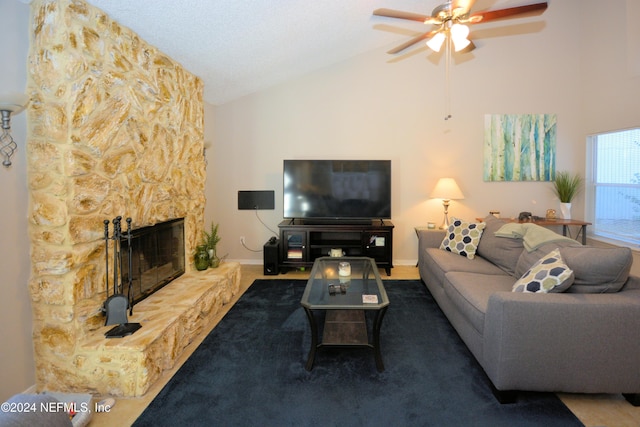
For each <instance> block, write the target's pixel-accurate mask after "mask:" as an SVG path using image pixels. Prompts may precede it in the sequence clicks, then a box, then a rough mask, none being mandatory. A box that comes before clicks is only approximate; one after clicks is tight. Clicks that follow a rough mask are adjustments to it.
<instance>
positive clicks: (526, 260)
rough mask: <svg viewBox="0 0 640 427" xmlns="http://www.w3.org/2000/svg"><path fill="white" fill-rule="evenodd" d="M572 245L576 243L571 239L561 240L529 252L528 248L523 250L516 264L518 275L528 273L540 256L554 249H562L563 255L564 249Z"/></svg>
mask: <svg viewBox="0 0 640 427" xmlns="http://www.w3.org/2000/svg"><path fill="white" fill-rule="evenodd" d="M570 246H574V244H573V243H571V242H569V241H560V242H552V243H546V244H544V245H542V246H540V247H539V248H538V249H536V250H534V251H531V252H528V251H526V250H524V251H522V253H521V254H520V257H519V258H518V263H517V264H516V277H522V276H523V275H524V273H526V272H527V271H528V270H529V269H530V268H531V267H532V266H533V264H535V263H536V262H538V260H540V258H542V257H543V256H545V255H546V254H548V253H549V252H551V251H552V250H554V249H560V255H562V249H563V248H565V247H570ZM579 247H581V248H582V247H584V246H582V245H580V246H579ZM565 262H566V260H565ZM569 267H571V266H569Z"/></svg>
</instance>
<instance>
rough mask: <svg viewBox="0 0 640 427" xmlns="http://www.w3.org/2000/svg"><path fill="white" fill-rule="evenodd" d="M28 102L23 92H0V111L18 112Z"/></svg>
mask: <svg viewBox="0 0 640 427" xmlns="http://www.w3.org/2000/svg"><path fill="white" fill-rule="evenodd" d="M27 104H29V97H28V96H27V95H25V94H24V93H7V94H0V111H11V112H12V113H13V114H18V113H20V112H21V111H22V110H24V109H25V108H26V106H27Z"/></svg>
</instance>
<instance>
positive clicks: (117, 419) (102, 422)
mask: <svg viewBox="0 0 640 427" xmlns="http://www.w3.org/2000/svg"><path fill="white" fill-rule="evenodd" d="M380 274H381V276H382V278H383V279H393V280H409V279H418V278H419V274H418V269H417V268H416V267H413V266H396V267H395V268H393V270H392V275H391V277H387V275H386V274H385V273H384V271H381V272H380ZM308 276H309V270H307V271H305V272H300V271H290V272H288V273H287V274H286V275H281V276H280V277H286V278H292V279H293V278H295V279H307V278H308ZM277 277H278V276H263V274H262V266H261V265H243V266H242V281H241V285H240V293H239V295H237V296H236V298H235V300H234V301H233V302H234V303H235V301H236V300H237V299H238V298H239V297H240V295H241V294H242V293H244V291H246V289H247V288H248V287H249V286H250V285H251V283H253V281H254V280H255V279H261V278H266V279H275V278H277ZM232 305H233V304H228V305H227V306H226V310H225V311H224V312H222V313H220V315H219V316H218V317H217V318H216V319H214V320H213V322H212V323H211V325H209V328H208V329H207V333H208V332H209V331H210V330H211V329H213V328H214V327H215V325H216V324H217V323H218V322H219V321H220V320H221V319H222V318H223V317H224V315H225V314H226V312H227V311H228V309H229V308H231V306H232ZM207 333H203V334H202V335H201V337H199V338H198V339H197V340H196V341H194V342H192V343H191V344H190V345H189V346H188V347H187V349H186V351H185V352H184V353H183V355H182V357H181V358H180V360H178V363H176V366H175V367H174V368H173V369H172V370H170V371H165V374H164V375H163V376H162V377H161V378H160V380H159V381H158V382H157V383H156V384H155V385H154V386H153V387H151V389H150V390H149V391H148V392H147V394H146V395H145V396H143V397H138V398H119V399H117V400H116V404H115V406H114V407H113V408H112V409H111V411H110V412H105V413H94V414H93V418H92V421H91V423H90V426H91V427H97V426H109V427H110V426H113V425H121V426H125V425H131V424H132V423H133V422H134V421H135V420H136V418H138V416H139V415H140V414H141V413H142V411H144V409H145V408H146V407H147V405H149V403H150V402H151V401H152V400H153V399H154V398H155V396H156V395H157V394H158V393H159V392H160V390H162V387H164V385H165V384H166V383H167V382H168V381H169V379H171V377H172V376H173V375H174V374H175V372H176V371H177V370H178V369H179V367H180V366H182V364H183V363H184V361H185V360H187V359H188V358H189V356H190V355H191V354H192V353H193V351H194V350H195V349H196V348H197V347H198V345H200V343H201V342H202V340H203V339H204V338H205V337H206V335H207ZM558 396H559V397H560V399H561V400H562V401H563V402H564V403H565V405H567V407H569V409H571V411H573V413H574V414H575V415H576V416H577V417H578V418H579V419H580V421H582V423H583V424H584V425H585V426H587V427H599V426H607V427H639V426H640V407H634V406H632V405H631V404H629V403H628V402H627V401H626V400H624V398H623V397H622V396H620V395H581V394H565V393H562V394H559V395H558ZM99 400H101V398H100V397H96V398H94V402H98V401H99Z"/></svg>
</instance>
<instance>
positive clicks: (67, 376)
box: [27, 0, 239, 396]
mask: <svg viewBox="0 0 640 427" xmlns="http://www.w3.org/2000/svg"><path fill="white" fill-rule="evenodd" d="M30 31H31V34H30V51H29V75H28V80H27V91H28V95H29V97H30V99H31V103H30V105H29V108H28V110H27V113H28V120H27V121H28V135H27V139H28V145H27V163H28V165H27V168H28V189H29V198H30V203H29V218H28V219H29V234H30V240H31V265H32V271H31V278H30V282H29V291H30V294H31V300H32V309H33V341H34V354H35V359H36V360H35V362H36V387H37V389H38V390H52V391H54V390H57V391H76V392H87V391H88V392H96V393H100V394H115V395H125V396H138V395H141V394H143V393H144V392H145V391H146V390H147V389H148V387H149V386H150V384H151V383H152V382H153V380H154V379H155V378H157V377H158V376H159V372H161V370H162V369H166V368H167V367H169V365H171V364H172V363H173V361H174V360H175V357H176V355H177V354H179V352H180V351H181V349H182V348H183V346H184V345H185V343H188V342H190V341H191V340H192V339H193V337H194V336H195V335H194V334H197V333H198V330H199V329H200V326H199V325H202V324H203V323H204V322H206V321H207V319H209V318H210V317H211V316H212V315H214V314H215V310H217V309H218V307H219V306H221V305H222V304H225V303H226V302H228V301H229V299H230V298H229V295H232V294H233V293H234V292H236V291H237V287H238V281H239V266H238V265H237V264H233V263H227V264H226V265H224V266H223V267H221V268H220V269H217V270H213V271H208V272H205V273H203V274H200V273H198V272H196V271H195V269H194V268H193V265H192V263H191V262H190V260H191V254H192V253H193V251H194V249H195V247H196V244H197V243H198V241H199V240H200V236H201V234H202V230H203V225H204V206H205V202H206V201H205V196H204V186H205V176H206V171H205V161H204V156H203V141H204V130H203V128H204V117H203V114H204V112H203V109H204V107H203V101H202V92H203V84H202V81H201V80H200V79H199V78H198V77H196V76H194V75H192V74H190V73H189V72H188V71H186V70H184V69H183V68H182V67H181V65H180V64H178V63H176V62H175V61H173V60H172V59H171V58H169V57H167V56H166V55H164V54H163V53H162V52H159V51H158V50H157V49H155V48H154V47H153V46H151V45H149V44H147V43H146V42H144V41H143V40H141V39H140V38H139V37H138V36H137V35H136V34H135V33H133V32H132V31H131V30H129V29H127V28H125V27H122V26H120V25H119V24H118V23H117V22H115V21H113V20H111V19H110V18H109V16H107V15H106V14H105V13H104V12H102V11H101V10H99V9H97V8H95V7H93V6H90V5H88V4H87V3H86V2H85V1H84V0H33V1H32V3H31V23H30ZM119 215H120V216H122V217H123V218H126V217H131V218H132V220H133V227H134V228H141V227H146V226H150V225H154V224H157V223H159V222H163V221H169V220H172V219H176V218H184V255H185V259H186V260H188V261H189V262H187V263H186V265H185V270H186V271H185V274H184V276H181V277H179V278H178V279H176V280H175V281H174V282H172V283H171V284H169V285H167V286H165V287H164V288H163V289H161V290H160V291H159V292H157V293H156V294H154V295H152V296H151V297H150V298H147V299H146V300H144V301H142V302H141V303H140V304H138V306H136V307H134V318H135V319H139V320H131V321H140V323H142V324H143V327H142V329H140V330H139V331H138V332H136V333H135V334H134V335H132V336H130V337H126V338H122V339H111V340H106V339H105V338H104V336H103V334H104V332H105V331H106V329H108V328H107V327H105V326H104V317H103V315H102V312H101V306H102V303H103V302H104V300H105V299H106V294H105V275H107V274H110V272H109V271H105V270H106V269H105V263H104V259H105V253H104V252H105V248H104V246H105V245H104V239H103V231H104V228H103V225H102V224H103V221H104V220H105V219H112V218H114V217H116V216H119ZM174 284H177V285H178V286H174ZM180 289H181V290H182V291H180ZM181 292H187V293H186V294H185V293H181ZM156 295H157V296H156ZM171 298H174V300H173V301H171V300H170V299H171ZM161 307H162V309H161ZM136 316H138V317H136Z"/></svg>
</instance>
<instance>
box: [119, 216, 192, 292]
mask: <svg viewBox="0 0 640 427" xmlns="http://www.w3.org/2000/svg"><path fill="white" fill-rule="evenodd" d="M121 247H122V261H123V262H122V265H123V269H122V283H123V287H124V289H123V292H125V293H127V287H128V285H129V271H128V266H129V259H128V257H129V247H128V243H127V238H126V234H125V236H123V239H122V241H121ZM131 253H132V255H131V259H132V263H131V269H132V274H131V277H132V278H133V280H132V289H131V292H132V295H130V296H129V299H130V300H132V301H133V303H134V304H135V303H137V302H139V301H141V300H143V299H144V298H146V297H148V296H149V295H151V294H152V293H154V292H155V291H157V290H158V289H160V288H162V287H163V286H165V285H166V284H168V283H169V282H171V281H172V280H173V279H175V278H176V277H178V276H180V275H182V274H183V273H184V262H185V260H184V218H180V219H175V220H171V221H167V222H163V223H160V224H156V225H153V226H150V227H144V228H139V229H136V230H132V231H131Z"/></svg>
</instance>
